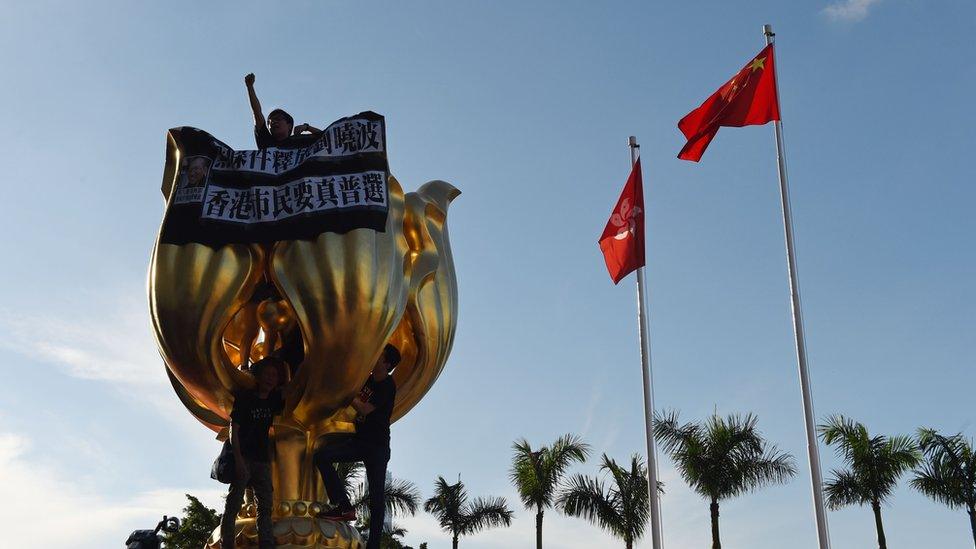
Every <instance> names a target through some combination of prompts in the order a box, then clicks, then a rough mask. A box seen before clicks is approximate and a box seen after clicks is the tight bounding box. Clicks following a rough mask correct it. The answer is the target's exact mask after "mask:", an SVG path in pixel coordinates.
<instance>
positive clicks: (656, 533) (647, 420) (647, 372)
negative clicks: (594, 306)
mask: <svg viewBox="0 0 976 549" xmlns="http://www.w3.org/2000/svg"><path fill="white" fill-rule="evenodd" d="M629 145H630V165H631V168H633V166H634V164H636V163H637V149H638V148H640V145H638V144H637V138H636V137H634V136H633V135H632V136H630V140H629ZM644 210H645V219H646V210H647V206H646V201H645V206H644ZM641 236H643V235H641ZM644 284H645V282H644V267H640V268H639V269H637V321H638V323H639V324H640V354H641V374H643V378H644V431H645V433H644V434H645V436H646V437H647V490H648V492H647V495H648V496H649V503H650V506H651V541H652V544H653V548H654V549H663V548H664V542H663V539H662V535H661V505H660V502H659V498H658V493H657V453H656V450H655V447H654V425H653V423H652V421H653V420H654V392H653V391H652V390H651V342H650V340H649V339H648V337H647V310H646V306H645V302H646V299H645V295H644V294H645V291H644Z"/></svg>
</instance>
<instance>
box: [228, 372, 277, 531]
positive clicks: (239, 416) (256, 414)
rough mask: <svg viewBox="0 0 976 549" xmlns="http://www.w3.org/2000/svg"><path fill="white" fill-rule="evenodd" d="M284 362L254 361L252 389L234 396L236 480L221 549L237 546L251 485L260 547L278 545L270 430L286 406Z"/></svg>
mask: <svg viewBox="0 0 976 549" xmlns="http://www.w3.org/2000/svg"><path fill="white" fill-rule="evenodd" d="M283 368H284V364H283V363H282V361H281V359H278V358H275V357H268V358H264V359H262V360H259V361H257V362H255V363H254V364H253V365H252V366H251V373H252V374H254V377H255V378H256V379H257V385H256V387H255V388H254V389H252V390H245V391H241V392H238V393H236V394H235V395H234V409H233V411H231V414H230V419H231V427H230V442H231V446H232V447H233V449H234V467H235V475H234V481H233V482H232V483H231V485H230V492H229V493H228V494H227V501H226V503H225V505H224V516H223V518H222V519H221V521H220V539H221V545H222V549H234V534H235V531H234V530H235V529H234V523H235V522H236V520H237V513H238V512H239V511H240V510H241V504H242V503H243V501H244V490H245V489H246V488H247V487H251V488H252V489H253V490H254V496H255V499H257V506H258V516H257V526H258V540H259V547H260V548H261V549H273V548H274V547H275V541H274V532H273V531H272V523H271V509H272V498H273V496H274V488H273V486H272V481H271V437H270V436H269V434H268V430H269V429H270V428H271V425H272V424H273V422H274V416H277V415H279V414H281V412H282V410H283V409H284V407H285V403H284V398H283V397H282V396H281V390H280V385H281V383H280V380H281V379H282V378H283V374H282V370H283Z"/></svg>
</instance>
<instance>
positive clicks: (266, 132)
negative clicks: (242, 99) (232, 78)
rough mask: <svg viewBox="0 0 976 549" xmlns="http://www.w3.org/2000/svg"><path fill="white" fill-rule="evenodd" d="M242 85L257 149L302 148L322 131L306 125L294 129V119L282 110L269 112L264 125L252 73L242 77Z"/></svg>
mask: <svg viewBox="0 0 976 549" xmlns="http://www.w3.org/2000/svg"><path fill="white" fill-rule="evenodd" d="M244 85H245V86H247V98H248V101H250V103H251V113H252V114H253V115H254V141H255V143H256V144H257V146H258V148H259V149H267V148H271V147H277V148H282V149H294V148H298V147H304V146H305V145H308V144H310V143H311V142H312V141H314V140H315V139H317V138H318V136H319V134H320V133H322V130H319V129H318V128H313V127H312V126H309V125H308V124H301V125H299V126H298V127H297V128H296V127H295V119H294V118H293V117H292V116H291V115H290V114H288V113H287V112H285V111H284V110H283V109H275V110H273V111H271V112H270V113H269V114H268V120H267V124H265V120H264V113H263V111H262V110H261V102H260V101H258V94H257V92H255V91H254V73H251V74H248V75H247V76H245V77H244ZM292 132H294V134H293V133H292ZM305 132H310V133H305Z"/></svg>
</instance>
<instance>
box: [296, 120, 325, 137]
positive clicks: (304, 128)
mask: <svg viewBox="0 0 976 549" xmlns="http://www.w3.org/2000/svg"><path fill="white" fill-rule="evenodd" d="M305 132H311V133H322V130H320V129H318V128H316V127H315V126H312V125H311V124H308V123H307V122H306V123H305V124H299V125H298V126H295V135H298V134H301V133H305Z"/></svg>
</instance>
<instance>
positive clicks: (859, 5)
mask: <svg viewBox="0 0 976 549" xmlns="http://www.w3.org/2000/svg"><path fill="white" fill-rule="evenodd" d="M880 3H881V0H843V1H841V2H834V3H833V4H830V5H828V6H827V7H825V8H824V9H823V12H824V14H825V15H827V17H829V18H831V19H833V20H834V21H844V22H848V23H856V22H858V21H861V20H863V19H864V18H865V17H867V16H868V12H870V11H871V9H872V8H873V7H874V6H875V5H877V4H880Z"/></svg>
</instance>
